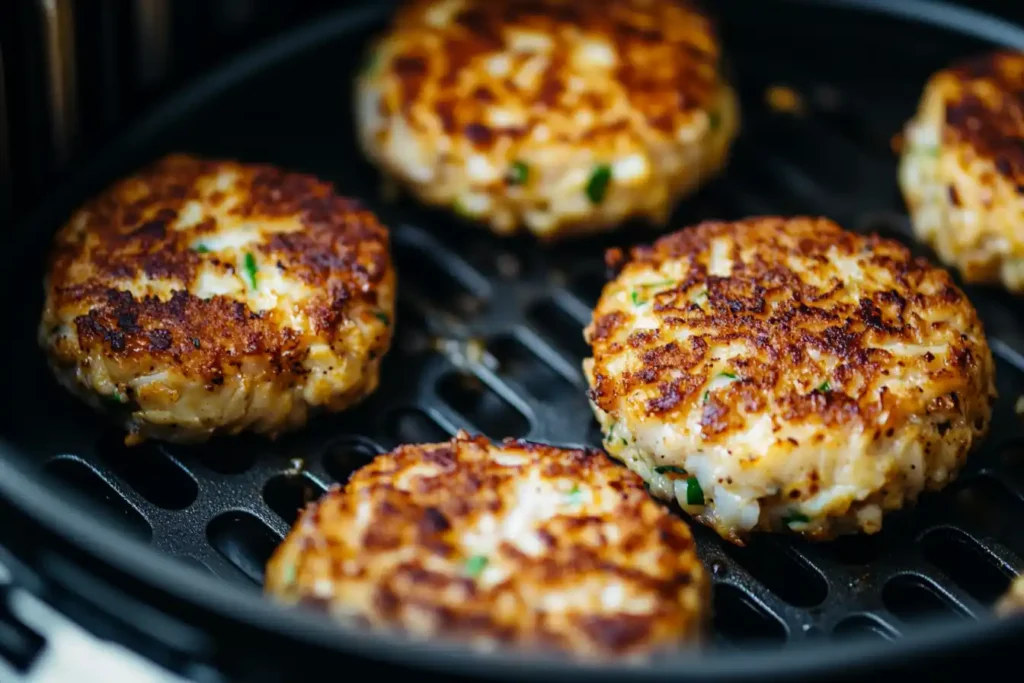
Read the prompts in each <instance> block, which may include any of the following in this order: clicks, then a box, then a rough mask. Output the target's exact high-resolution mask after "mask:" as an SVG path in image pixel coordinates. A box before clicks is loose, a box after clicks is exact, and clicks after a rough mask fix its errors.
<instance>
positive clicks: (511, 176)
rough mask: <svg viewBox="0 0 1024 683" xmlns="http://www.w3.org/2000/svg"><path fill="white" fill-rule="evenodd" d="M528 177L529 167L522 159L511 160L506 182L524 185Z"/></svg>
mask: <svg viewBox="0 0 1024 683" xmlns="http://www.w3.org/2000/svg"><path fill="white" fill-rule="evenodd" d="M529 179H530V167H529V166H527V165H526V164H525V163H523V162H522V161H513V162H512V165H511V166H509V169H508V182H509V184H510V185H525V184H526V181H528V180H529Z"/></svg>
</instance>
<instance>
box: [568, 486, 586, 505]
mask: <svg viewBox="0 0 1024 683" xmlns="http://www.w3.org/2000/svg"><path fill="white" fill-rule="evenodd" d="M568 500H569V505H579V504H580V503H582V502H583V492H582V491H580V485H579V484H573V485H572V490H571V491H569V496H568Z"/></svg>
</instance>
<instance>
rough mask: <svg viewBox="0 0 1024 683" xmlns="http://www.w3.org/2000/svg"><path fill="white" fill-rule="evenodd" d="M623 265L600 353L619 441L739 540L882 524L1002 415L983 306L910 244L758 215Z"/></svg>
mask: <svg viewBox="0 0 1024 683" xmlns="http://www.w3.org/2000/svg"><path fill="white" fill-rule="evenodd" d="M609 262H610V263H611V264H612V265H613V266H615V267H617V268H621V272H620V273H619V275H618V277H617V278H616V279H614V280H612V281H611V282H609V283H608V284H607V285H606V286H605V288H604V291H603V293H602V295H601V298H600V300H599V302H598V304H597V308H596V310H595V311H594V316H593V320H592V322H591V324H590V325H589V326H588V327H587V329H586V330H585V336H586V339H587V341H588V342H589V344H590V345H591V347H592V350H593V357H592V358H589V359H587V360H585V361H584V372H585V373H586V375H587V378H588V381H589V382H590V386H591V390H590V398H591V401H592V405H593V407H594V410H595V414H596V416H597V418H598V420H599V421H600V423H601V425H602V428H603V431H604V434H605V445H606V448H607V449H608V451H609V452H610V453H612V454H613V455H615V456H616V457H618V458H619V459H621V460H623V461H624V462H625V463H626V464H627V465H628V466H629V467H630V468H631V469H633V470H635V471H636V472H638V473H639V474H640V475H641V476H642V477H643V478H644V479H645V480H647V481H648V482H649V484H650V487H651V491H652V492H653V493H654V495H656V496H658V497H660V498H664V499H669V500H671V499H673V498H674V499H676V500H678V501H679V503H680V504H681V505H682V506H683V508H684V509H685V510H687V511H688V512H690V513H691V514H693V515H694V516H695V517H696V518H697V519H698V520H700V521H702V522H704V523H706V524H708V525H710V526H712V527H714V528H715V529H716V530H717V531H718V532H719V533H720V534H721V535H722V536H723V537H725V538H727V539H729V540H732V541H734V542H742V541H743V538H744V536H745V535H746V534H747V532H749V531H752V530H755V529H756V530H768V531H786V530H788V531H792V532H796V533H799V534H803V535H806V536H808V537H811V538H815V539H826V538H830V537H833V536H835V535H837V534H841V533H849V532H855V531H857V530H862V531H865V532H869V533H870V532H875V531H878V530H879V528H880V526H881V524H882V515H883V513H884V512H885V511H887V510H893V509H896V508H899V507H901V506H903V505H904V504H905V503H908V502H911V501H913V500H915V499H916V498H917V497H918V494H919V493H921V492H922V491H924V490H929V489H938V488H941V487H942V486H944V485H945V484H947V483H948V482H949V481H950V480H951V479H953V478H954V477H955V475H956V474H957V472H958V471H959V469H960V468H961V466H962V465H963V463H964V460H965V458H966V457H967V455H968V453H969V452H970V451H971V449H972V447H973V446H975V444H977V443H978V441H979V440H980V439H981V438H982V436H983V435H984V434H985V433H986V431H987V430H988V427H989V421H990V417H991V404H992V402H993V401H994V398H995V388H994V384H993V362H992V356H991V352H990V351H989V348H988V345H987V343H986V339H985V334H984V332H983V330H982V325H981V323H980V322H979V320H978V316H977V314H976V313H975V311H974V309H973V307H972V306H971V304H970V302H969V301H968V300H967V299H966V298H965V296H964V294H963V293H962V292H961V291H960V290H959V289H957V287H956V286H955V285H954V283H953V282H952V280H951V278H950V276H949V274H948V273H946V272H945V271H943V270H940V269H936V268H932V267H930V266H929V265H928V263H927V262H925V261H924V260H921V259H915V258H913V257H912V256H911V255H910V253H909V252H908V251H907V249H906V248H904V247H903V246H902V245H900V244H898V243H895V242H892V241H888V240H884V239H880V238H878V237H866V236H860V235H856V234H853V233H850V232H846V231H844V230H842V229H840V228H839V227H838V226H837V225H835V224H834V223H832V222H831V221H828V220H825V219H820V218H809V217H796V218H789V219H784V218H776V217H758V218H751V219H749V220H746V221H741V222H737V223H719V222H708V223H703V224H701V225H698V226H696V227H693V228H689V229H686V230H682V231H680V232H677V233H674V234H672V235H668V236H666V237H663V238H661V239H659V240H658V241H657V242H655V243H654V245H653V246H649V247H639V248H635V249H634V250H633V251H632V253H631V255H630V256H629V258H626V256H625V255H624V254H622V253H621V252H618V251H612V252H610V253H609Z"/></svg>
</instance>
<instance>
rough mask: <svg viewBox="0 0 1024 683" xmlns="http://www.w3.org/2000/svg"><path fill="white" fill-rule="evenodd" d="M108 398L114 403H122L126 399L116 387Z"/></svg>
mask: <svg viewBox="0 0 1024 683" xmlns="http://www.w3.org/2000/svg"><path fill="white" fill-rule="evenodd" d="M110 400H111V401H113V402H114V403H124V402H125V401H127V399H126V398H125V397H124V396H122V395H121V392H119V391H118V390H117V389H114V392H113V393H112V394H110Z"/></svg>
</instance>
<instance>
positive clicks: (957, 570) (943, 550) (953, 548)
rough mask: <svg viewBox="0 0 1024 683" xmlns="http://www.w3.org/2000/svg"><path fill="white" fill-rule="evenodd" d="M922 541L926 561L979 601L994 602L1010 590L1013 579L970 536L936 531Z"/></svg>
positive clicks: (955, 532)
mask: <svg viewBox="0 0 1024 683" xmlns="http://www.w3.org/2000/svg"><path fill="white" fill-rule="evenodd" d="M921 542H922V545H923V546H924V555H925V558H926V559H927V560H928V561H929V562H931V563H932V564H934V565H935V566H936V567H938V568H939V569H941V570H942V571H943V573H945V574H946V576H948V577H949V578H950V579H951V580H952V581H953V583H955V584H957V585H958V586H960V587H961V588H963V589H964V590H965V591H967V592H968V593H969V594H970V595H971V596H972V597H974V598H975V599H976V600H978V601H980V602H982V603H985V604H989V603H993V602H995V601H996V600H997V599H999V597H1001V596H1002V595H1003V593H1005V592H1006V590H1007V589H1008V588H1009V587H1010V577H1009V576H1007V575H1006V574H1005V573H1003V572H1002V571H1001V570H1000V569H999V568H998V567H996V566H995V565H994V564H993V560H992V559H991V558H990V557H989V556H988V554H987V553H986V552H985V550H984V549H983V548H981V546H979V545H978V543H977V542H976V541H974V539H972V538H971V537H970V536H968V535H967V534H965V533H962V532H960V531H956V530H954V529H936V530H934V531H930V532H928V533H927V534H925V536H924V538H923V539H922V541H921Z"/></svg>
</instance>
